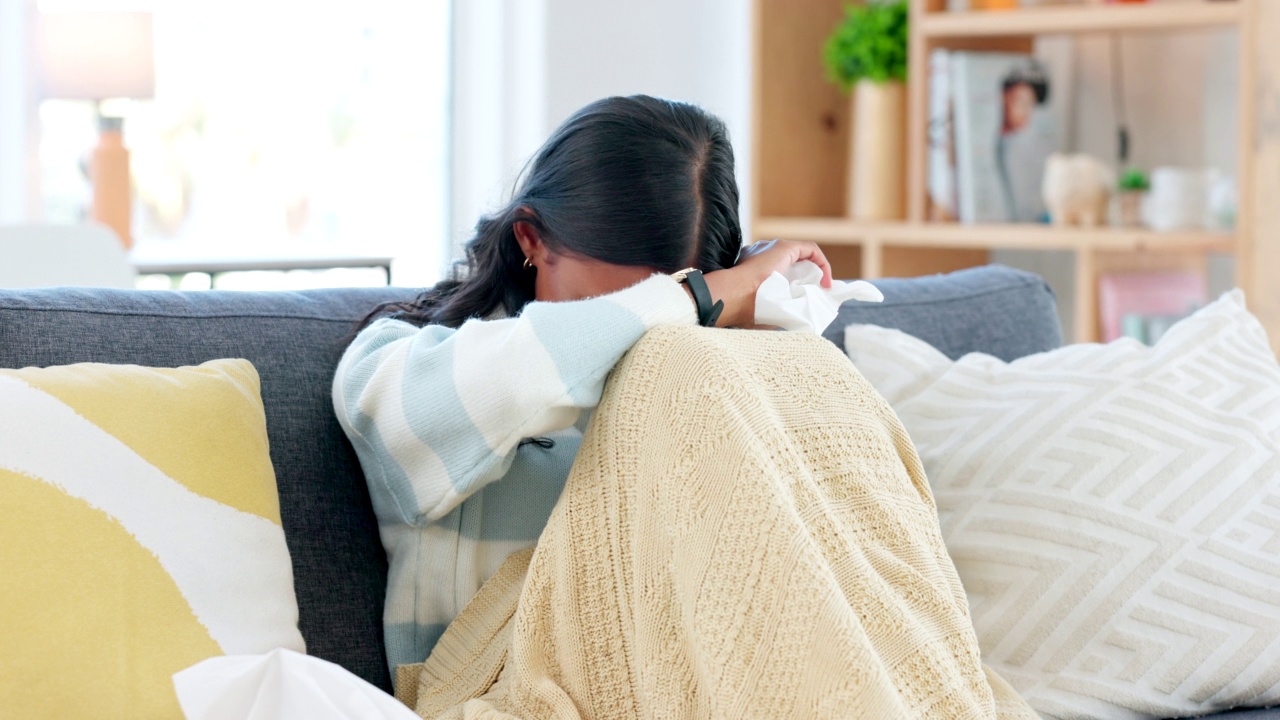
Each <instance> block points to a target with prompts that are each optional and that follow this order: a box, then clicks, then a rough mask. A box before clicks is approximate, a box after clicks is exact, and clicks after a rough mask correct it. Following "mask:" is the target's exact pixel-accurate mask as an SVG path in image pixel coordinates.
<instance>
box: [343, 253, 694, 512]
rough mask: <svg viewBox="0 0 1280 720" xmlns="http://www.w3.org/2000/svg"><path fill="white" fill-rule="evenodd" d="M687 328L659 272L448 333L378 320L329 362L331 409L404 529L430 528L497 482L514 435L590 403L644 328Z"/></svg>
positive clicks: (555, 422)
mask: <svg viewBox="0 0 1280 720" xmlns="http://www.w3.org/2000/svg"><path fill="white" fill-rule="evenodd" d="M695 321H696V318H695V312H694V307H693V303H692V302H691V301H690V299H689V296H688V294H687V293H686V292H685V290H684V288H683V287H681V286H680V285H678V284H676V282H675V281H674V280H672V279H671V278H670V277H668V276H665V275H655V276H653V277H651V278H649V279H648V280H645V281H643V282H641V283H639V284H637V285H635V286H633V287H630V288H627V289H626V290H622V291H620V292H617V293H613V294H610V295H605V296H601V297H596V298H591V299H587V300H578V301H574V302H561V303H547V302H533V303H530V304H529V305H527V306H526V307H525V309H524V311H523V312H522V314H521V315H520V317H517V318H509V319H504V320H489V321H479V320H472V321H469V322H467V323H466V324H464V325H463V326H462V327H460V328H457V329H454V328H447V327H442V326H427V327H423V328H419V327H416V326H414V325H411V324H409V323H405V322H401V321H398V320H390V319H383V320H379V321H377V322H375V323H373V324H372V325H370V326H369V327H368V328H366V329H365V330H364V331H362V332H361V333H360V335H359V336H358V337H357V338H356V339H355V341H354V342H353V343H352V344H351V347H349V348H348V349H347V351H346V353H345V354H344V355H343V357H342V361H341V362H340V363H339V364H338V369H337V373H336V375H335V377H334V385H333V404H334V410H335V411H336V413H337V415H338V420H339V422H340V423H341V424H342V427H343V429H344V430H345V431H346V433H347V435H348V437H350V438H351V441H352V443H353V444H354V445H355V447H356V451H357V453H358V454H359V456H360V461H361V465H362V466H363V467H364V471H365V473H366V474H368V475H369V476H370V477H369V479H370V481H371V482H381V483H383V484H384V485H385V487H386V489H387V491H388V493H389V495H390V496H391V498H393V500H394V502H395V504H396V506H397V509H398V511H399V513H400V515H401V516H402V518H403V519H404V521H406V522H410V523H415V524H421V523H424V522H430V521H433V520H436V519H439V518H441V517H443V516H444V515H446V514H447V513H448V512H449V511H451V510H452V509H453V508H455V507H457V506H458V504H460V503H461V502H462V501H463V500H465V499H466V498H467V497H469V496H470V495H472V494H473V493H475V492H476V491H477V490H479V489H480V488H482V487H484V486H485V485H486V484H488V483H490V482H493V481H494V480H497V479H498V478H501V477H502V476H503V475H504V474H505V473H506V471H507V469H508V468H509V467H510V465H511V461H512V460H513V459H514V457H515V450H516V448H517V446H518V445H519V444H520V441H521V440H522V439H524V438H528V437H535V436H539V435H544V434H547V433H550V432H552V431H555V430H559V429H562V428H566V427H569V426H570V425H572V424H573V423H574V422H576V421H577V419H578V416H579V414H580V413H581V411H582V410H584V409H588V408H592V407H595V405H596V403H598V402H599V401H600V394H601V392H602V391H603V389H604V382H605V378H606V377H607V376H608V373H609V371H610V370H611V369H613V366H614V365H616V364H617V362H618V361H619V360H620V359H621V358H622V356H623V355H624V354H625V353H626V352H627V350H629V349H630V348H631V346H632V345H634V344H635V343H636V341H637V340H639V339H640V337H641V336H642V335H643V334H644V333H645V331H646V330H648V329H649V328H651V327H653V326H655V325H660V324H674V323H681V324H694V323H695Z"/></svg>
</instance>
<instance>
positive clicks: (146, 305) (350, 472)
mask: <svg viewBox="0 0 1280 720" xmlns="http://www.w3.org/2000/svg"><path fill="white" fill-rule="evenodd" d="M411 295H412V292H409V291H405V290H390V289H387V290H382V289H380V290H339V291H314V292H297V293H291V292H279V293H233V292H209V293H180V292H136V291H121V290H89V289H69V288H63V289H51V290H22V291H13V290H0V367H6V368H18V367H25V366H32V365H34V366H49V365H66V364H70V363H77V362H106V363H134V364H138V365H149V366H157V367H174V366H179V365H194V364H196V363H201V362H204V361H206V360H212V359H214V358H223V357H241V358H246V359H248V360H249V361H250V362H252V363H253V364H254V366H255V367H256V368H257V369H258V373H259V374H260V375H261V378H262V399H263V404H264V405H265V407H266V415H267V434H268V436H269V440H270V443H271V460H272V463H273V464H274V466H275V471H276V479H277V484H278V486H279V490H280V500H281V502H280V505H281V507H280V512H281V516H282V519H283V521H284V529H285V536H286V538H287V540H288V544H289V551H290V553H291V556H292V559H293V573H294V585H295V588H296V590H297V595H298V610H299V613H300V623H299V624H300V626H301V630H302V634H303V637H304V638H305V639H306V641H307V649H308V651H309V652H311V653H312V654H314V655H317V656H319V657H322V658H325V659H328V660H331V661H333V662H336V663H338V664H340V665H343V666H344V667H346V668H348V669H350V670H351V671H353V672H355V673H356V674H357V675H360V676H361V677H363V678H365V679H366V680H369V681H370V682H372V683H374V684H375V685H378V686H380V687H382V688H384V689H390V687H391V683H390V678H389V677H388V673H387V667H386V660H385V658H384V656H383V641H382V601H383V597H384V595H385V588H386V572H387V571H386V558H385V557H384V555H383V552H382V546H381V543H380V541H379V539H378V532H377V523H376V520H375V519H374V516H373V512H372V509H371V508H370V505H369V496H368V494H367V492H366V490H365V483H364V478H363V476H362V475H361V472H360V467H359V464H358V462H357V460H356V457H355V454H354V452H353V451H352V450H351V447H350V445H349V444H348V443H347V440H346V437H345V436H344V435H343V433H342V429H341V428H340V427H339V426H338V423H337V421H336V420H335V419H334V415H333V407H332V404H331V402H330V399H329V391H330V386H331V383H332V378H333V370H334V366H335V365H336V363H337V360H338V358H339V356H340V355H341V353H342V350H343V348H344V347H345V345H346V342H347V341H348V339H349V336H350V335H351V333H352V331H353V330H354V328H355V323H356V321H357V320H358V319H359V318H361V317H363V316H364V314H365V313H366V312H368V310H369V309H371V308H372V307H373V306H374V305H375V304H376V303H378V302H380V301H382V300H385V299H391V298H394V299H404V298H407V297H410V296H411ZM212 540H213V539H211V541H212ZM68 640H71V639H70V638H69V639H68ZM75 640H76V641H78V640H79V639H75Z"/></svg>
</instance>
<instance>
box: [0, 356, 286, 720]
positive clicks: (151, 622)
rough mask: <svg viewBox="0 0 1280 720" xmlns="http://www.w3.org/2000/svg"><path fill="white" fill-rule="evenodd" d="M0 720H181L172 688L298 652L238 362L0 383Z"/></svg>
mask: <svg viewBox="0 0 1280 720" xmlns="http://www.w3.org/2000/svg"><path fill="white" fill-rule="evenodd" d="M0 576H2V577H3V581H2V582H0V617H2V618H3V622H0V708H3V709H4V713H5V714H7V715H9V716H12V717H88V716H93V717H97V718H126V717H127V718H153V717H155V718H160V717H180V716H181V711H180V709H179V707H178V704H177V699H176V696H175V695H174V691H173V685H172V682H171V679H170V678H171V676H172V675H173V673H174V672H177V671H179V670H182V669H183V668H186V667H188V666H190V665H192V664H193V663H196V662H198V661H200V660H203V659H205V658H209V657H213V656H217V655H224V654H225V655H239V654H252V653H262V652H267V651H270V650H272V649H274V648H278V647H283V648H289V649H292V650H298V651H303V650H304V649H305V648H304V645H303V640H302V635H301V634H300V633H299V632H298V627H297V625H298V608H297V601H296V599H295V597H294V592H293V570H292V566H291V565H290V561H289V551H288V548H287V547H286V545H285V538H284V530H283V528H282V527H281V524H280V505H279V498H278V496H277V494H276V483H275V473H274V470H273V469H272V466H271V459H270V457H269V455H268V452H267V433H266V420H265V417H264V414H263V409H262V400H261V399H260V397H259V383H258V374H257V372H256V371H255V370H254V368H253V366H252V365H251V364H250V363H249V362H248V361H245V360H215V361H211V362H207V363H205V364H203V365H200V366H198V367H184V368H177V369H156V368H144V367H138V366H120V365H100V364H82V365H71V366H66V367H55V368H43V369H41V368H25V369H22V370H3V369H0Z"/></svg>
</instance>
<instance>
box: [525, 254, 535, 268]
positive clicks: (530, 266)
mask: <svg viewBox="0 0 1280 720" xmlns="http://www.w3.org/2000/svg"><path fill="white" fill-rule="evenodd" d="M524 269H525V270H532V269H533V263H532V262H529V258H527V257H526V258H525V259H524Z"/></svg>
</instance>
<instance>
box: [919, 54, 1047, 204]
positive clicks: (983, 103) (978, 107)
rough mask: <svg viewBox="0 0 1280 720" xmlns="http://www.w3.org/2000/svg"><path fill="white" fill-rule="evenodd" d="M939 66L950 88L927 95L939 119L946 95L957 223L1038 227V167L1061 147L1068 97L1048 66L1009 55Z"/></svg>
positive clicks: (950, 57)
mask: <svg viewBox="0 0 1280 720" xmlns="http://www.w3.org/2000/svg"><path fill="white" fill-rule="evenodd" d="M940 62H945V64H946V66H947V68H948V78H947V80H948V86H947V87H946V88H944V89H943V90H941V91H940V92H939V93H937V94H936V95H937V96H936V97H934V96H933V95H934V94H933V93H931V98H930V100H931V102H930V108H931V116H934V117H941V116H942V113H943V111H942V109H941V108H942V107H943V106H944V105H945V103H946V98H945V97H944V96H943V94H944V93H947V92H948V91H949V94H950V104H951V111H950V113H951V115H952V117H953V118H954V124H953V127H954V132H953V139H952V142H953V143H954V148H955V166H954V167H955V172H954V183H955V196H956V215H957V216H958V218H959V220H960V222H963V223H988V222H1043V221H1044V218H1045V215H1046V211H1045V205H1044V200H1043V198H1042V197H1041V183H1042V179H1043V175H1044V165H1045V161H1046V160H1047V159H1048V157H1049V155H1050V154H1051V153H1054V152H1058V151H1061V150H1062V149H1063V147H1064V142H1063V136H1064V133H1063V132H1062V129H1061V125H1062V122H1061V116H1062V114H1063V108H1062V107H1060V106H1062V105H1063V104H1064V103H1065V102H1066V96H1067V93H1066V92H1064V91H1063V88H1059V87H1056V85H1055V82H1054V79H1053V76H1054V73H1053V72H1052V70H1051V65H1050V64H1049V63H1047V62H1045V61H1044V60H1042V59H1040V58H1037V57H1036V56H1035V55H1033V54H1030V53H1013V52H961V51H957V52H950V53H948V54H947V55H946V57H945V60H942V61H940ZM935 104H936V105H937V110H936V114H935V111H934V107H935ZM930 168H931V170H932V168H933V163H932V159H931V164H930ZM939 172H940V173H944V172H945V171H943V170H942V169H941V168H940V169H939ZM942 182H943V181H942V180H941V178H940V179H939V185H940V186H941V184H942ZM930 185H931V187H932V185H933V180H932V178H931V180H930Z"/></svg>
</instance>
